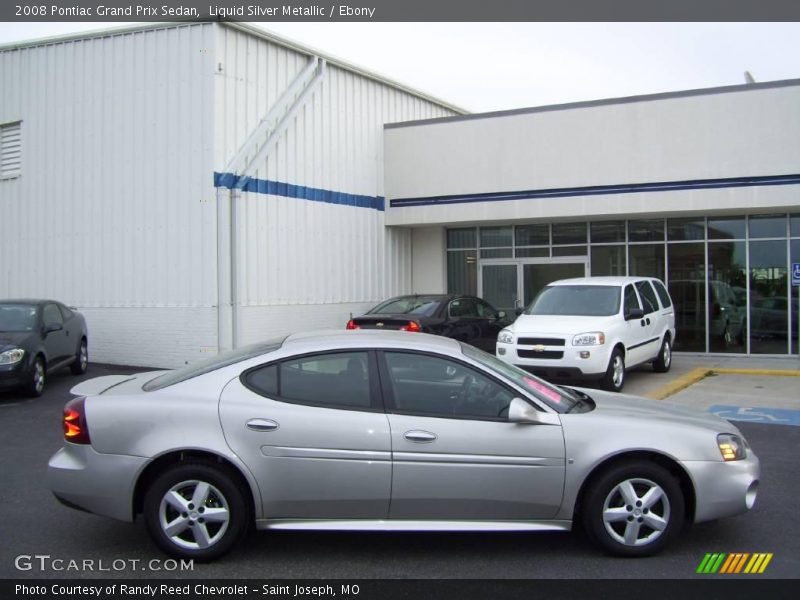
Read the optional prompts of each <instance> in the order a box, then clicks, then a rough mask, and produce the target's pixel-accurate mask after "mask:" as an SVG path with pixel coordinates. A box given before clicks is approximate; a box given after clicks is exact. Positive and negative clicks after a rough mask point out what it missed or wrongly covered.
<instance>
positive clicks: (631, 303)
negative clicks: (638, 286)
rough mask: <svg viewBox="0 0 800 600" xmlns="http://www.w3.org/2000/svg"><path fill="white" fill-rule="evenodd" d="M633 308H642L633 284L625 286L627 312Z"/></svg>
mask: <svg viewBox="0 0 800 600" xmlns="http://www.w3.org/2000/svg"><path fill="white" fill-rule="evenodd" d="M632 308H642V306H641V305H640V304H639V299H638V298H637V297H636V291H635V290H634V289H633V286H632V285H631V284H628V285H626V286H625V312H626V313H627V312H628V311H629V310H631V309H632Z"/></svg>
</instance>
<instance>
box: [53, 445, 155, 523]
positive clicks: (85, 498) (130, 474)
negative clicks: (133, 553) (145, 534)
mask: <svg viewBox="0 0 800 600" xmlns="http://www.w3.org/2000/svg"><path fill="white" fill-rule="evenodd" d="M146 463H147V459H146V458H142V457H139V456H125V455H120V454H100V453H98V452H96V451H95V450H94V448H92V447H91V446H88V445H79V444H69V443H67V444H65V445H64V447H63V448H61V449H60V450H59V451H58V452H56V453H55V454H54V455H53V456H52V458H51V459H50V462H49V463H48V465H47V479H46V481H47V487H48V488H50V491H52V492H53V494H54V495H55V496H56V498H57V499H58V500H59V501H60V502H61V503H62V504H65V505H66V506H70V507H71V508H77V509H80V510H85V511H87V512H91V513H94V514H96V515H103V516H106V517H112V518H114V519H120V520H122V521H133V517H134V515H133V489H134V484H135V482H136V478H137V476H138V474H139V473H140V472H141V470H142V469H143V468H144V466H145V464H146Z"/></svg>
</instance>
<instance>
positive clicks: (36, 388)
mask: <svg viewBox="0 0 800 600" xmlns="http://www.w3.org/2000/svg"><path fill="white" fill-rule="evenodd" d="M46 380H47V369H46V367H45V364H44V359H43V358H42V357H41V356H37V357H36V359H35V360H34V361H33V366H32V367H31V370H30V373H29V374H28V382H27V383H26V384H25V385H24V386H23V388H22V392H23V393H24V394H25V395H26V396H28V397H29V398H38V397H39V396H41V395H42V393H43V392H44V384H45V382H46Z"/></svg>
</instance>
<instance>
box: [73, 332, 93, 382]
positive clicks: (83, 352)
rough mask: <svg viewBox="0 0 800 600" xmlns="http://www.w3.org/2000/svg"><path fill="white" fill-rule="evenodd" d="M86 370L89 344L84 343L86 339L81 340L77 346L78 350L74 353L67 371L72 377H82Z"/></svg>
mask: <svg viewBox="0 0 800 600" xmlns="http://www.w3.org/2000/svg"><path fill="white" fill-rule="evenodd" d="M88 368H89V344H88V343H87V342H86V338H82V339H81V343H80V344H78V349H77V350H76V351H75V360H74V361H72V364H71V365H70V366H69V370H70V371H72V374H73V375H83V374H84V373H86V369H88Z"/></svg>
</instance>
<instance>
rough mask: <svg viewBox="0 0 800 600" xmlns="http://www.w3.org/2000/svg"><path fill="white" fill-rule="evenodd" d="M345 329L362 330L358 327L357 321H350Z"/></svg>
mask: <svg viewBox="0 0 800 600" xmlns="http://www.w3.org/2000/svg"><path fill="white" fill-rule="evenodd" d="M345 329H361V327H359V326H358V325H356V322H355V321H353V319H350V320H349V321H348V322H347V327H345Z"/></svg>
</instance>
